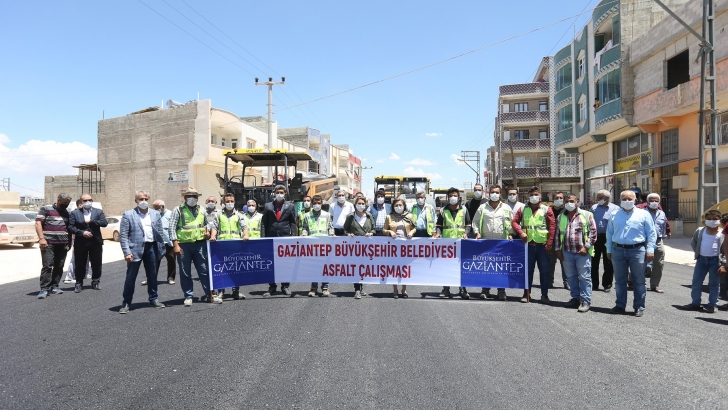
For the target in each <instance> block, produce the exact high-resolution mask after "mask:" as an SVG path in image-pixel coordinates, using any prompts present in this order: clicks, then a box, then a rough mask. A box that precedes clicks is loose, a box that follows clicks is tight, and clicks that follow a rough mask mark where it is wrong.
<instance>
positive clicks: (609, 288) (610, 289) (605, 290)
mask: <svg viewBox="0 0 728 410" xmlns="http://www.w3.org/2000/svg"><path fill="white" fill-rule="evenodd" d="M611 291H612V287H611V286H610V287H608V288H604V293H609V292H611Z"/></svg>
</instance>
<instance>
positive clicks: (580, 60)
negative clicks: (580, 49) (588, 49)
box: [576, 57, 586, 78]
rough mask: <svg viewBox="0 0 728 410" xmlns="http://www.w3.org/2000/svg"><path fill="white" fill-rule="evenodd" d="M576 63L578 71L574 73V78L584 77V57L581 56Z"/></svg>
mask: <svg viewBox="0 0 728 410" xmlns="http://www.w3.org/2000/svg"><path fill="white" fill-rule="evenodd" d="M577 64H579V72H578V74H577V75H576V78H581V77H584V74H585V73H586V63H585V61H584V57H581V58H580V59H579V61H578V63H577Z"/></svg>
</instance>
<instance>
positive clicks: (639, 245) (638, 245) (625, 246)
mask: <svg viewBox="0 0 728 410" xmlns="http://www.w3.org/2000/svg"><path fill="white" fill-rule="evenodd" d="M645 245H646V243H645V242H642V243H635V244H633V245H622V244H619V243H616V242H615V243H614V246H616V247H617V248H624V249H636V248H641V247H643V246H645Z"/></svg>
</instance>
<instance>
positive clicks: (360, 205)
mask: <svg viewBox="0 0 728 410" xmlns="http://www.w3.org/2000/svg"><path fill="white" fill-rule="evenodd" d="M365 209H367V206H366V205H362V204H359V205H357V206H356V210H357V211H359V212H364V210H365Z"/></svg>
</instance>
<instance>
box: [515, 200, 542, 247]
mask: <svg viewBox="0 0 728 410" xmlns="http://www.w3.org/2000/svg"><path fill="white" fill-rule="evenodd" d="M548 210H549V208H548V207H547V206H546V205H543V204H542V205H541V206H540V207H539V209H538V211H536V213H535V214H534V213H533V211H531V207H530V206H526V207H525V208H524V209H523V221H521V226H523V229H524V230H525V231H526V234H527V235H528V242H531V241H533V242H535V243H539V244H546V242H547V241H548V239H549V229H548V227H547V226H546V213H547V212H548Z"/></svg>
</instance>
